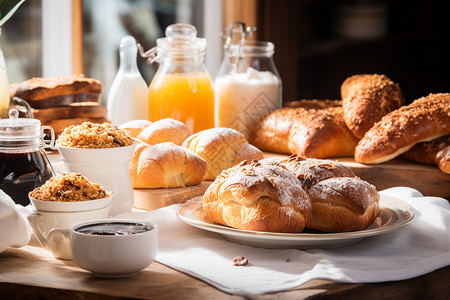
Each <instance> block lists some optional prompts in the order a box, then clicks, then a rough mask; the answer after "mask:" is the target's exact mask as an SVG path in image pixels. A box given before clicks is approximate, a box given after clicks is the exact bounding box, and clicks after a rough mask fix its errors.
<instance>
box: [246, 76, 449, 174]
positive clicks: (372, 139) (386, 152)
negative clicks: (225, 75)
mask: <svg viewBox="0 0 450 300" xmlns="http://www.w3.org/2000/svg"><path fill="white" fill-rule="evenodd" d="M341 97H342V100H341V101H338V100H335V101H333V100H300V101H293V102H290V103H288V104H287V106H286V107H284V108H281V109H278V110H276V111H273V112H272V113H270V114H269V115H267V116H266V117H265V118H264V119H263V120H262V122H261V123H260V124H258V126H257V127H256V128H255V132H256V139H255V140H254V141H253V144H254V145H255V146H256V147H258V148H260V149H262V150H266V151H271V152H276V153H288V154H292V153H296V154H299V155H303V156H306V157H313V158H329V157H338V156H354V158H355V160H356V161H357V162H360V163H367V164H377V163H382V162H385V161H388V160H390V159H393V158H394V157H397V156H399V155H402V156H403V157H405V158H408V159H411V160H415V161H417V162H420V163H428V164H436V165H438V167H439V168H440V169H441V170H442V171H443V172H445V173H450V144H449V140H450V138H449V134H450V94H449V93H438V94H430V95H428V96H426V97H422V98H420V99H417V100H415V101H414V102H412V103H411V104H409V105H404V103H405V101H404V98H403V96H402V92H401V90H400V87H399V85H398V84H397V83H394V82H393V81H392V80H390V79H389V78H388V77H386V76H384V75H378V74H363V75H354V76H351V77H349V78H347V79H346V80H345V81H344V82H343V84H342V86H341ZM422 143H425V144H422Z"/></svg>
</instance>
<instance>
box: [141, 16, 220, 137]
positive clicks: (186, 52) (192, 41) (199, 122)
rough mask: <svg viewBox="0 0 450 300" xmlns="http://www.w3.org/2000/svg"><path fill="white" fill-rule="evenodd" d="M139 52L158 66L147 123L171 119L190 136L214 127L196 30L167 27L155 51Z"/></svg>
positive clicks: (201, 42)
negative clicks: (184, 126) (185, 128)
mask: <svg viewBox="0 0 450 300" xmlns="http://www.w3.org/2000/svg"><path fill="white" fill-rule="evenodd" d="M140 50H141V55H142V56H143V57H146V58H148V59H147V62H148V63H150V64H151V63H153V62H155V61H157V62H158V63H159V68H158V71H157V72H156V74H155V76H154V77H153V80H152V82H151V84H150V87H149V94H148V102H149V119H150V121H153V122H154V121H157V120H160V119H163V118H173V119H176V120H178V121H181V122H183V123H185V124H186V126H187V127H188V128H189V129H190V131H191V133H195V132H199V131H202V130H205V129H209V128H212V127H214V88H213V82H212V80H211V77H210V75H209V74H208V71H207V70H206V67H205V65H204V57H205V51H206V39H204V38H198V37H197V30H196V29H195V27H194V26H192V25H189V24H181V23H178V24H173V25H170V26H168V27H167V29H166V37H165V38H160V39H158V40H157V46H156V47H155V48H153V49H151V50H149V51H147V52H146V53H142V48H140Z"/></svg>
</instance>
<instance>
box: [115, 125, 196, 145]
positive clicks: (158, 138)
mask: <svg viewBox="0 0 450 300" xmlns="http://www.w3.org/2000/svg"><path fill="white" fill-rule="evenodd" d="M119 128H121V129H123V130H125V131H126V132H127V133H128V134H129V135H130V136H131V137H135V138H137V139H139V140H141V141H143V142H144V143H147V144H149V145H156V144H159V143H165V142H172V143H174V144H176V145H179V146H180V145H181V144H182V143H183V141H184V140H185V139H186V138H187V137H188V136H189V135H190V134H191V133H190V131H189V129H188V128H187V126H186V125H185V124H184V123H183V122H180V121H177V120H174V119H171V118H166V119H161V120H158V121H156V122H150V121H147V120H133V121H129V122H126V123H124V124H122V125H120V126H119Z"/></svg>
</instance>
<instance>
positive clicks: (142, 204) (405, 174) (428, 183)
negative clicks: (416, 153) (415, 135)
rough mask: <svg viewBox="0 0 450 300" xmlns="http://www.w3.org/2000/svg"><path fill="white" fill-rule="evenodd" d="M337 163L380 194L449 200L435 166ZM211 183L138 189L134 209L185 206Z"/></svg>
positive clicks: (449, 178) (446, 179)
mask: <svg viewBox="0 0 450 300" xmlns="http://www.w3.org/2000/svg"><path fill="white" fill-rule="evenodd" d="M265 156H266V157H288V156H287V155H283V154H275V153H265ZM333 160H338V161H339V162H342V163H343V164H345V165H347V166H348V167H350V168H351V169H352V170H353V172H355V174H356V176H358V177H360V178H361V179H363V180H365V181H367V182H369V183H371V184H373V185H374V186H375V187H376V188H377V190H378V191H381V190H384V189H387V188H391V187H397V186H406V187H411V188H414V189H416V190H419V191H420V192H421V193H422V194H423V195H424V196H437V197H442V198H446V199H447V200H450V175H448V174H445V173H443V172H442V171H440V170H439V169H438V168H437V167H435V166H428V165H422V164H417V163H413V162H410V161H407V160H404V159H401V158H396V159H394V160H391V161H389V162H386V163H383V164H377V165H364V164H360V163H357V162H355V160H354V159H353V158H350V157H340V158H336V159H333ZM211 183H212V181H204V182H202V183H201V184H199V185H196V186H190V187H185V188H172V189H135V190H134V207H135V208H138V209H143V210H153V209H157V208H161V207H163V206H167V205H171V204H176V203H184V202H185V201H186V200H188V199H191V198H193V197H196V196H200V195H203V193H204V192H205V191H206V189H207V188H208V186H209V185H210V184H211Z"/></svg>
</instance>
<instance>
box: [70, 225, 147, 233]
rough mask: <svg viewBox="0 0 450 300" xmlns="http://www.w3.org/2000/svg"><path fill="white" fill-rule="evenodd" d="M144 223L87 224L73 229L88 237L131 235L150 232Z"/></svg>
mask: <svg viewBox="0 0 450 300" xmlns="http://www.w3.org/2000/svg"><path fill="white" fill-rule="evenodd" d="M152 229H153V227H151V226H148V225H146V224H144V223H129V222H102V223H96V224H88V225H84V226H81V227H78V228H77V229H75V231H76V232H79V233H83V234H88V235H131V234H138V233H143V232H146V231H149V230H152Z"/></svg>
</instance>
